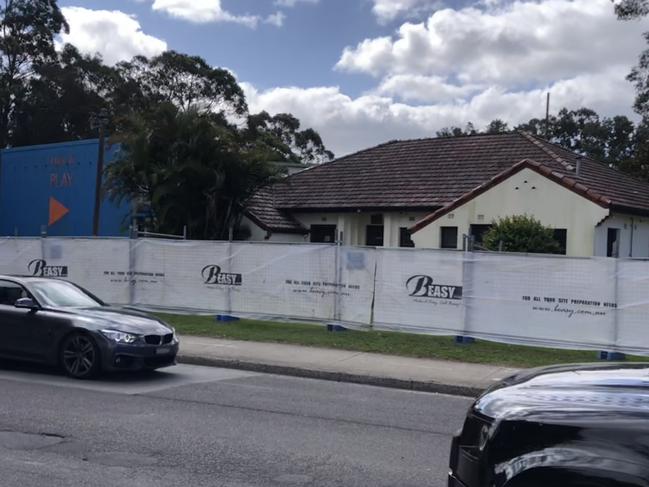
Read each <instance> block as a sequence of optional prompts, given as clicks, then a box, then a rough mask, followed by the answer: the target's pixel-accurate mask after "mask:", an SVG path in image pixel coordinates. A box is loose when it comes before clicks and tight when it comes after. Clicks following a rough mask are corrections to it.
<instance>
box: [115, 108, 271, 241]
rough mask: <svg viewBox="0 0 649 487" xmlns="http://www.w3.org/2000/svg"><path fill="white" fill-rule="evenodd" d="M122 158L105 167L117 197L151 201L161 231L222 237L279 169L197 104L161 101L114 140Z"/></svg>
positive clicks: (237, 221)
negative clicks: (187, 106)
mask: <svg viewBox="0 0 649 487" xmlns="http://www.w3.org/2000/svg"><path fill="white" fill-rule="evenodd" d="M116 140H117V141H119V142H121V143H122V157H121V159H119V160H118V161H117V162H115V163H113V164H111V165H110V166H108V168H107V182H106V190H107V191H108V193H109V195H110V196H111V197H112V198H113V199H114V200H117V201H119V200H123V199H129V200H131V201H135V202H145V204H146V203H149V204H150V209H151V210H152V212H153V216H154V225H155V230H156V231H159V232H162V233H170V234H180V233H182V230H183V226H185V225H187V227H188V231H189V236H190V237H191V238H195V239H196V238H197V239H216V240H223V239H227V238H228V237H229V232H230V229H231V228H232V229H234V228H237V227H238V225H239V223H240V221H241V218H242V216H243V213H244V211H245V208H246V204H247V202H248V200H249V199H250V197H251V196H252V195H253V194H254V193H255V192H256V191H257V190H258V189H259V188H261V187H262V186H264V185H266V184H269V183H271V182H273V181H274V176H275V170H274V168H273V167H272V166H271V165H270V164H268V163H267V162H266V159H264V158H260V157H258V155H259V151H258V150H256V149H254V148H253V149H252V150H249V149H250V148H249V147H246V146H245V145H244V144H243V143H242V141H241V140H240V134H239V133H238V132H237V131H236V130H233V129H231V128H227V127H224V126H222V125H220V124H218V123H215V121H214V119H213V117H211V116H210V115H209V114H205V113H200V112H199V111H198V110H196V109H189V110H181V109H179V108H178V107H177V106H175V105H174V104H171V103H163V104H160V105H159V106H158V108H157V109H156V110H154V111H152V112H146V113H145V114H143V115H136V116H133V117H132V118H131V119H130V120H129V121H128V130H125V131H124V133H123V135H121V136H120V137H117V138H116Z"/></svg>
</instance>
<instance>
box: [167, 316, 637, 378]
mask: <svg viewBox="0 0 649 487" xmlns="http://www.w3.org/2000/svg"><path fill="white" fill-rule="evenodd" d="M158 316H159V317H160V318H161V319H163V320H165V321H166V322H167V323H170V324H171V325H173V326H174V327H176V330H177V331H178V333H179V334H181V335H195V336H206V337H213V338H227V339H231V340H245V341H255V342H272V343H290V344H293V345H304V346H309V347H322V348H336V349H342V350H356V351H359V352H373V353H384V354H389V355H400V356H404V357H417V358H430V359H440V360H453V361H459V362H470V363H480V364H493V365H504V366H510V367H539V366H543V365H554V364H561V363H579V362H595V361H597V360H598V359H597V353H596V352H592V351H578V350H558V349H550V348H537V347H526V346H520V345H505V344H501V343H491V342H486V341H478V342H476V343H474V344H472V345H468V346H467V345H457V344H455V342H454V340H453V338H452V337H438V336H428V335H413V334H409V333H397V332H383V331H353V330H348V331H345V332H339V333H331V332H328V331H327V330H326V328H325V327H324V326H315V325H307V324H296V323H275V322H263V321H253V320H240V321H234V322H227V323H221V322H216V321H215V320H214V317H213V316H186V315H170V314H158ZM627 360H629V361H643V362H649V357H635V356H627Z"/></svg>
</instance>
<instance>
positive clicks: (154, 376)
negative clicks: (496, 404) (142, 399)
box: [0, 359, 173, 384]
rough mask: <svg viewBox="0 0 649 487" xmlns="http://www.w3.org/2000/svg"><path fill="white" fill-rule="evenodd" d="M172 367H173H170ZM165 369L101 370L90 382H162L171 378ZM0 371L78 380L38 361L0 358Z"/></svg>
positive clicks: (171, 375)
mask: <svg viewBox="0 0 649 487" xmlns="http://www.w3.org/2000/svg"><path fill="white" fill-rule="evenodd" d="M172 368H173V367H172ZM166 370H167V369H160V370H142V371H128V372H110V373H107V372H102V373H101V374H99V375H98V376H97V377H95V378H93V379H90V381H85V382H92V383H105V384H137V383H143V382H145V383H147V384H151V383H164V382H165V381H169V380H172V379H173V374H170V373H169V372H166ZM0 371H2V372H20V373H27V374H35V375H36V374H38V375H49V376H52V377H59V378H65V379H69V380H71V381H78V379H72V378H69V377H67V376H66V375H65V374H64V373H63V372H62V371H61V370H60V369H58V368H57V367H51V366H47V365H43V364H38V363H31V362H21V361H17V360H7V359H0ZM79 382H84V381H79Z"/></svg>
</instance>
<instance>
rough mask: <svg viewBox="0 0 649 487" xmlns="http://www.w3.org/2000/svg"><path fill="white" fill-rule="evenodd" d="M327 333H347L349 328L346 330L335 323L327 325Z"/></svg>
mask: <svg viewBox="0 0 649 487" xmlns="http://www.w3.org/2000/svg"><path fill="white" fill-rule="evenodd" d="M327 331H330V332H339V331H347V328H345V327H344V326H342V325H337V324H335V323H328V324H327Z"/></svg>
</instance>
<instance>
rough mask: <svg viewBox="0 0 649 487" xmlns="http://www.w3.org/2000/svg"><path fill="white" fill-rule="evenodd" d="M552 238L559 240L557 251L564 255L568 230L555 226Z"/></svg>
mask: <svg viewBox="0 0 649 487" xmlns="http://www.w3.org/2000/svg"><path fill="white" fill-rule="evenodd" d="M554 239H555V240H556V241H557V242H559V253H560V254H562V255H566V248H567V244H568V230H567V229H565V228H555V229H554Z"/></svg>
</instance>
